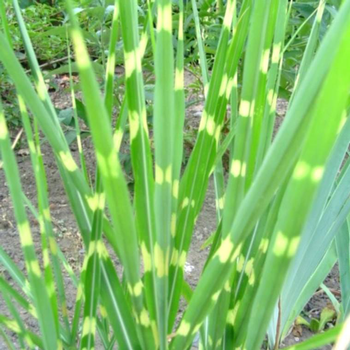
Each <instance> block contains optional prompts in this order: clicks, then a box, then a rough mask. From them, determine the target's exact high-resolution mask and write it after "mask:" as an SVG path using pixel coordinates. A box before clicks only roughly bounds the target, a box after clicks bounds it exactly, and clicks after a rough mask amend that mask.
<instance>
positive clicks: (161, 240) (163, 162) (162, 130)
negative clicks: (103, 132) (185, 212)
mask: <svg viewBox="0 0 350 350" xmlns="http://www.w3.org/2000/svg"><path fill="white" fill-rule="evenodd" d="M157 9H158V20H157V41H156V55H155V75H156V84H155V101H154V121H153V128H154V143H155V196H154V201H155V202H154V203H155V211H156V233H157V234H156V243H155V245H154V251H155V256H156V261H155V265H156V271H157V274H156V286H155V288H156V298H157V324H158V331H159V341H160V349H162V350H163V349H166V347H167V332H168V297H167V295H168V267H169V258H170V251H171V246H172V237H171V214H172V207H173V198H172V183H173V179H172V175H173V171H174V170H173V168H172V164H173V158H174V150H173V147H174V145H173V143H174V138H175V136H174V126H175V113H174V106H175V104H174V78H173V74H174V58H173V55H174V54H173V43H172V6H171V1H170V0H160V1H158V2H157Z"/></svg>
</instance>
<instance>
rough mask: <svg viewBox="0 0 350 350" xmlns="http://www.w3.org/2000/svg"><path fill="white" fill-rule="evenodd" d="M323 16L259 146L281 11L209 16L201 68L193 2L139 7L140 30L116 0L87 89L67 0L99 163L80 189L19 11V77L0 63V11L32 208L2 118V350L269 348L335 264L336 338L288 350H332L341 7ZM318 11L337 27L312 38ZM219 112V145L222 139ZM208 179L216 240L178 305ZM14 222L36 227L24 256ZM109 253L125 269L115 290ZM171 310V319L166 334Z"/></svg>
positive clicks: (348, 252)
mask: <svg viewBox="0 0 350 350" xmlns="http://www.w3.org/2000/svg"><path fill="white" fill-rule="evenodd" d="M1 1H2V0H1ZM333 3H334V1H333V2H332V1H330V2H328V1H325V0H320V1H319V3H318V6H317V8H316V9H315V11H314V13H313V17H312V20H313V25H312V30H311V32H310V36H309V39H308V42H307V45H306V49H305V52H304V55H303V59H302V60H301V62H300V65H299V70H298V71H297V72H296V79H295V84H294V87H293V89H292V90H291V91H290V92H291V97H290V100H289V104H288V111H287V115H286V117H285V120H284V122H283V124H282V126H281V128H280V130H279V132H278V134H277V136H276V137H275V138H274V139H273V137H272V135H273V130H274V124H275V117H276V103H277V98H278V96H279V87H280V77H281V70H282V64H283V60H284V54H285V52H286V50H287V48H288V45H289V44H290V42H291V41H292V40H293V37H291V38H286V35H285V33H286V27H287V23H288V20H289V16H290V13H291V7H292V5H293V2H289V1H287V0H266V1H259V0H243V1H236V0H227V1H226V3H223V2H222V1H218V9H217V10H218V11H220V13H222V24H221V29H220V31H221V33H220V36H219V38H218V43H217V49H216V53H215V57H214V61H213V62H214V63H213V66H212V67H211V68H210V70H209V69H208V67H207V65H206V53H205V47H204V44H203V41H202V40H201V38H202V35H204V33H203V30H202V28H201V24H200V21H199V13H198V8H197V5H198V4H197V3H196V1H195V0H192V1H191V2H187V3H186V4H184V2H183V0H179V1H178V2H176V3H173V2H172V1H171V0H156V1H155V2H152V1H149V2H148V9H149V13H148V17H147V21H146V23H138V2H137V1H136V0H116V1H115V3H114V13H113V21H112V24H111V35H110V44H109V50H108V56H107V63H106V74H105V79H104V84H103V87H101V82H100V81H99V80H97V79H96V76H95V72H94V69H93V65H92V61H91V59H90V58H89V54H88V51H87V49H86V44H85V39H84V36H83V32H82V31H81V29H80V27H79V23H78V21H77V17H76V15H75V12H76V11H75V9H74V4H73V2H72V1H71V0H66V9H67V15H68V18H69V21H68V22H67V28H68V31H69V38H70V40H71V43H72V47H73V49H74V58H75V63H76V65H77V67H78V70H79V81H80V84H81V88H82V92H83V97H84V103H85V105H86V111H87V118H88V124H89V127H90V130H91V135H92V142H93V148H94V152H95V156H96V160H97V172H96V179H95V182H94V183H93V184H91V183H90V182H89V181H88V179H87V177H86V169H85V161H84V152H83V149H81V151H80V152H81V162H80V163H79V164H78V163H77V162H76V161H75V160H74V159H73V157H72V154H71V151H70V148H69V146H68V144H67V141H66V138H65V136H64V133H63V131H62V128H61V125H60V123H59V120H58V117H57V114H56V111H55V108H54V106H53V103H52V101H51V99H50V96H49V94H48V92H47V88H46V85H45V82H44V78H43V74H42V72H41V71H40V68H39V64H38V62H37V59H36V57H35V53H34V51H33V48H32V45H31V41H30V38H29V36H28V34H27V31H26V28H25V23H24V21H23V18H22V15H21V10H20V8H19V6H18V3H17V0H13V6H14V10H15V12H16V16H17V20H18V24H19V28H20V30H21V35H22V39H23V43H24V46H25V49H26V55H27V58H28V61H29V63H30V68H31V75H30V76H29V75H27V73H26V72H25V70H24V69H23V67H22V66H21V64H20V63H19V61H18V60H17V58H16V56H15V54H14V52H13V50H12V48H11V36H10V34H9V32H8V30H7V26H6V15H5V14H4V6H2V7H1V11H2V31H1V33H0V47H1V49H0V62H1V63H2V65H3V66H4V68H5V69H6V71H7V73H8V74H9V76H10V77H11V80H12V82H13V84H14V86H15V87H16V91H17V96H18V105H19V108H20V111H21V117H22V123H23V127H24V129H25V133H26V139H27V143H28V147H29V150H30V158H31V162H32V166H33V171H34V175H35V184H36V188H37V198H38V205H37V207H34V206H33V205H32V204H31V202H30V201H29V199H28V198H26V196H25V193H24V192H23V189H22V186H21V182H20V174H19V171H18V166H17V163H16V158H15V154H14V151H13V150H12V148H11V142H10V137H9V132H8V129H7V126H6V118H5V115H4V113H3V112H2V109H1V112H0V151H1V157H2V161H3V168H4V172H5V175H6V181H7V185H8V188H9V192H10V195H11V199H12V203H13V209H14V215H15V218H16V221H17V228H18V233H19V239H20V242H21V246H22V250H23V255H24V259H25V266H26V271H25V272H24V273H23V272H22V271H21V270H20V269H19V268H18V267H17V266H16V264H15V263H14V261H13V260H12V259H11V258H10V256H9V255H8V254H7V253H6V252H5V250H4V249H2V248H1V249H0V263H1V265H2V266H3V267H4V268H5V269H6V270H7V272H8V273H9V275H10V276H11V278H12V280H13V282H14V283H10V282H9V281H8V280H6V279H5V278H4V277H1V279H0V292H1V296H2V298H3V299H4V301H5V302H6V305H7V307H8V310H7V311H8V312H7V313H6V315H7V316H6V315H5V313H2V314H1V315H0V329H1V333H2V335H3V336H4V338H5V340H6V342H7V345H8V347H9V348H11V349H14V348H16V345H15V343H14V338H13V337H11V336H9V333H8V331H9V332H12V333H14V334H15V335H16V337H17V340H18V344H19V346H20V348H21V349H24V348H30V349H36V348H39V349H45V350H57V349H78V348H79V349H93V348H98V347H101V348H104V349H128V350H136V349H142V350H147V349H149V350H154V349H161V350H165V349H171V350H183V349H191V347H192V344H193V341H194V339H195V338H196V337H197V338H198V337H199V340H198V346H199V348H200V349H205V350H212V349H213V350H214V349H221V350H228V349H246V350H258V349H261V346H262V344H263V343H264V340H265V336H266V334H267V335H268V338H267V339H268V344H265V346H268V347H269V348H270V349H278V348H279V344H280V341H281V340H283V338H284V337H285V336H286V335H287V334H288V332H289V329H290V327H291V326H292V325H293V322H294V320H295V318H296V317H297V316H298V314H299V313H300V311H301V310H302V308H303V306H304V305H305V303H306V302H307V301H308V300H309V299H310V297H311V296H312V294H313V292H314V291H315V290H316V289H317V288H318V286H319V285H320V284H321V283H322V281H323V279H324V278H325V276H326V275H327V273H328V272H329V271H330V269H331V268H332V266H333V265H334V264H335V262H336V261H337V260H338V261H339V268H340V274H341V292H342V301H341V303H340V304H339V310H338V311H339V312H338V320H337V325H336V326H335V327H334V328H331V329H329V330H326V331H325V332H324V333H320V334H318V335H315V336H314V337H313V338H311V339H310V340H308V341H306V342H305V343H304V344H300V345H297V346H296V347H294V348H295V349H315V348H317V347H318V346H321V345H323V344H328V343H333V342H335V341H338V345H336V346H338V347H337V349H346V348H347V345H346V344H347V343H346V342H347V341H348V342H349V324H348V323H346V322H345V320H346V316H347V315H348V313H349V308H350V292H349V291H350V280H349V279H348V278H347V277H348V276H349V272H350V264H349V259H350V245H349V227H348V214H349V210H350V200H349V195H350V185H349V184H350V168H349V166H348V165H349V160H348V158H347V152H348V144H349V135H350V122H349V119H348V113H349V91H350V69H349V62H350V44H349V43H350V0H344V1H342V3H341V4H339V8H338V7H336V6H335V5H334V4H333ZM327 8H332V10H333V12H335V13H336V15H335V16H334V20H333V21H332V23H331V24H330V26H329V28H328V29H327V32H326V34H325V35H324V37H322V40H321V41H320V22H321V19H322V16H323V13H324V11H326V10H327ZM189 11H190V12H189ZM189 16H193V19H194V21H195V25H196V29H197V31H196V34H197V41H198V50H199V56H200V65H201V74H202V82H203V84H204V91H205V97H204V99H205V101H204V107H203V113H202V116H201V121H200V125H199V127H198V130H197V136H196V141H195V145H194V148H193V150H192V152H191V155H190V157H189V160H188V162H187V164H186V166H185V168H184V169H182V158H183V145H184V140H183V128H184V121H185V115H186V98H185V87H184V69H185V63H184V62H185V47H186V42H185V40H184V39H185V37H186V36H185V35H184V26H185V24H186V21H187V20H188V18H189ZM153 24H154V26H153ZM118 30H120V31H121V35H122V42H123V55H124V69H125V71H124V76H125V94H124V96H123V100H124V103H123V105H124V106H125V109H126V111H127V113H123V112H120V113H119V112H118V113H117V114H118V115H117V116H116V118H117V119H116V123H112V121H113V118H114V115H113V113H112V111H113V106H114V96H113V91H114V84H115V79H114V67H115V52H116V50H115V48H116V42H117V40H118V34H117V33H118ZM297 35H298V32H296V33H295V36H297ZM148 45H151V47H152V64H153V67H154V74H155V87H154V101H153V105H152V107H153V122H152V124H151V130H149V128H150V127H149V125H148V122H147V116H146V99H145V89H144V88H145V86H144V81H143V78H144V75H143V56H144V53H145V50H146V47H148ZM238 68H240V69H238ZM228 105H229V106H230V111H231V112H230V114H229V116H230V120H229V131H228V132H226V133H225V134H224V133H223V132H222V129H223V124H224V119H225V116H226V112H227V106H228ZM126 118H127V120H126ZM112 125H116V126H115V127H112ZM126 125H128V127H129V132H130V153H131V162H132V171H133V178H134V181H135V185H134V188H133V190H132V191H133V192H132V193H131V192H130V188H129V187H128V186H127V182H126V179H125V176H124V173H123V169H122V166H121V164H120V161H119V157H118V154H119V151H120V146H121V141H122V139H123V135H124V133H125V130H126ZM41 133H42V135H44V137H45V138H46V140H47V142H48V143H49V144H50V147H51V148H52V151H53V154H54V157H55V161H56V164H57V169H58V170H59V172H60V176H61V179H62V184H63V186H64V189H65V192H66V194H67V198H68V200H69V204H70V207H71V210H72V213H73V215H74V217H75V220H76V224H77V226H78V228H79V232H80V234H81V237H82V240H83V242H84V246H85V256H84V263H83V265H82V267H81V270H80V271H78V273H75V272H74V271H72V269H71V268H70V267H69V263H68V262H67V260H66V258H65V256H64V254H63V253H62V252H61V250H60V247H59V245H58V244H57V242H56V237H55V234H54V230H53V224H52V220H51V215H50V203H49V199H48V193H47V180H46V172H45V166H44V163H43V157H42V154H41V143H40V135H41ZM77 133H79V128H78V123H77ZM150 135H151V136H150ZM151 141H152V142H151ZM227 152H228V153H229V159H230V160H229V163H230V165H229V172H228V174H227V176H226V177H225V176H224V172H223V162H222V158H223V155H224V154H225V153H227ZM344 159H345V160H344ZM211 178H213V181H214V184H215V194H216V212H217V229H216V231H215V233H214V234H213V236H212V237H211V239H210V241H209V243H210V251H209V255H208V258H207V261H206V263H205V266H204V268H203V271H202V273H201V276H200V278H199V282H198V284H197V286H196V288H195V289H194V290H192V289H191V287H190V286H189V285H188V284H187V283H186V282H185V281H184V265H185V262H186V259H187V256H188V251H189V247H190V244H191V240H192V236H193V232H194V227H195V224H196V219H197V217H198V215H199V213H200V212H201V209H202V206H203V202H204V199H205V196H206V192H207V189H208V183H209V181H210V179H211ZM27 207H29V208H30V209H31V211H32V213H31V214H30V215H34V216H35V217H36V218H37V220H38V222H39V224H40V232H41V237H42V242H41V243H42V245H41V254H39V255H38V254H37V253H36V251H35V248H34V245H33V237H32V230H31V227H30V221H29V219H28V215H29V214H28V211H27ZM209 243H208V244H209ZM107 248H108V249H107ZM115 256H116V257H117V259H118V261H119V262H120V263H121V265H122V266H123V273H122V277H121V276H120V274H119V272H117V270H116V266H115V263H114V257H115ZM65 270H67V271H68V272H69V273H70V276H71V279H72V283H73V284H74V285H75V287H76V301H75V304H74V312H73V313H72V314H69V313H68V311H67V297H66V293H65V282H64V278H63V271H65ZM344 276H345V277H344ZM182 296H183V297H184V298H185V299H186V307H185V312H184V313H183V314H182V315H181V319H180V322H179V323H176V322H175V320H176V318H177V316H178V314H179V302H180V298H181V297H182ZM19 308H22V309H24V310H26V311H27V312H28V313H30V314H31V315H32V316H33V318H34V319H35V320H36V322H37V325H38V327H37V331H36V332H33V331H32V330H31V329H29V328H28V325H26V324H25V322H24V321H23V319H22V318H21V316H20V313H19V312H18V310H19ZM1 312H2V311H1ZM8 315H10V316H8ZM344 324H345V326H343V325H344ZM346 325H347V326H346ZM344 327H345V328H344ZM346 327H347V328H346ZM343 328H344V330H343V332H342V329H343ZM97 338H99V339H97ZM337 339H338V340H337ZM97 342H98V343H97ZM96 344H99V345H96ZM342 344H343V345H342ZM344 344H345V345H344ZM97 346H98V347H97Z"/></svg>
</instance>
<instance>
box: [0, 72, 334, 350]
mask: <svg viewBox="0 0 350 350" xmlns="http://www.w3.org/2000/svg"><path fill="white" fill-rule="evenodd" d="M191 82H193V78H191V77H190V76H189V75H188V74H187V84H190V83H191ZM61 83H62V84H63V86H65V84H66V83H65V82H64V81H62V82H61ZM52 100H53V102H54V103H55V105H56V107H59V108H65V107H68V106H70V97H69V95H68V94H62V93H61V92H56V93H53V94H52ZM286 105H287V104H286V102H285V101H282V100H280V101H279V102H278V117H277V121H276V129H278V127H279V125H280V124H281V123H282V121H283V117H284V114H285V111H286ZM202 109H203V106H202V103H198V104H195V105H193V106H191V107H190V108H189V109H188V111H187V119H188V122H187V124H186V128H187V130H188V132H191V130H193V129H195V127H196V126H197V125H198V123H199V120H200V114H201V111H202ZM84 146H85V150H86V159H87V162H88V168H89V170H90V171H91V172H93V169H94V167H95V160H94V154H93V151H92V148H91V146H90V141H89V140H85V141H84ZM189 147H190V146H189ZM71 148H72V153H73V155H74V158H75V159H76V160H78V152H77V150H76V146H75V145H74V144H73V145H72V147H71ZM25 149H26V144H25V141H22V149H21V150H20V151H18V152H17V160H18V166H19V171H20V174H21V182H22V186H23V189H24V192H25V194H26V195H27V197H28V198H29V199H30V200H31V201H32V202H33V204H34V205H36V203H37V201H36V188H35V182H34V178H33V173H32V169H31V162H30V158H29V155H28V154H27V152H26V151H25ZM42 150H43V154H44V163H45V167H46V171H47V179H48V190H49V200H50V208H51V213H52V218H53V223H54V227H55V232H56V234H57V241H58V244H59V246H60V248H61V250H62V251H63V252H64V254H65V256H66V258H67V260H68V261H69V262H70V263H71V265H72V267H73V269H75V270H76V271H78V270H79V269H80V266H81V263H82V260H83V256H84V250H83V244H82V240H81V238H80V235H79V232H78V230H77V226H76V224H75V220H74V217H73V215H72V213H71V210H70V207H69V205H68V202H67V197H66V195H65V192H64V189H63V187H62V184H61V180H60V176H59V173H58V170H57V167H56V165H55V160H54V157H53V155H52V152H51V151H50V147H49V145H48V144H47V143H45V142H43V145H42ZM0 189H1V190H0V245H1V246H2V247H3V249H4V250H5V251H6V252H7V253H8V254H9V256H10V257H11V258H12V259H13V260H14V262H15V263H16V264H17V265H18V266H19V268H20V269H21V270H22V271H25V265H24V261H23V256H22V251H21V246H20V243H19V239H18V232H17V228H16V224H15V220H14V217H13V212H12V209H13V207H12V203H11V200H10V198H9V193H8V188H7V185H6V182H5V178H4V174H3V171H2V170H0ZM31 227H32V231H33V238H34V243H35V246H36V250H37V253H39V252H40V232H39V226H38V223H37V222H36V221H35V220H34V219H33V218H32V217H31ZM215 228H216V216H215V193H214V188H213V185H212V184H210V186H209V189H208V193H207V197H206V200H205V203H204V206H203V209H202V212H201V214H200V217H199V219H198V222H197V224H196V228H195V231H194V235H193V239H192V245H191V248H190V252H189V257H188V261H187V263H186V266H185V271H186V275H185V278H186V280H187V281H188V282H189V284H190V285H191V286H193V287H194V286H195V285H196V284H197V282H198V279H199V277H200V273H201V270H202V268H203V265H204V262H205V260H206V257H207V254H208V251H207V250H201V246H202V245H203V243H204V242H205V240H206V239H207V238H208V237H209V236H210V234H211V233H212V232H213V231H214V230H215ZM0 273H1V274H2V275H3V276H4V277H5V278H6V279H8V280H11V278H10V277H9V275H8V273H7V272H6V271H5V270H4V268H3V267H2V266H1V267H0ZM64 278H65V282H66V283H67V290H66V291H67V299H68V309H69V310H70V312H72V309H73V306H74V300H75V288H74V287H73V286H72V283H71V282H70V279H69V277H68V275H67V274H65V275H64ZM326 284H327V286H328V287H330V288H333V289H336V290H339V281H338V273H337V270H336V269H334V270H333V271H332V272H331V274H330V275H329V277H328V278H327V280H326ZM327 302H328V299H327V298H326V296H325V295H324V294H318V295H316V296H315V297H313V298H312V299H311V300H310V302H309V303H308V304H307V305H306V308H305V310H306V311H310V310H312V312H313V315H316V316H317V315H318V314H319V313H320V311H321V310H322V309H323V308H324V307H325V306H326V304H327ZM184 307H185V304H184V303H182V305H181V309H180V311H181V312H182V311H183V308H184ZM0 313H5V314H6V304H5V302H4V300H3V299H2V298H1V297H0ZM21 313H22V317H23V318H24V320H25V322H26V324H27V325H28V326H29V327H30V328H31V329H33V330H36V329H37V328H36V327H37V325H36V322H35V320H34V319H33V318H32V317H31V316H30V315H28V314H26V313H24V312H22V311H21ZM310 335H311V333H310V331H308V330H307V329H305V328H304V329H302V332H301V333H300V334H298V336H295V335H293V332H292V333H291V335H289V336H288V338H287V339H286V340H285V341H284V344H285V345H289V344H292V343H295V342H299V341H302V340H304V339H306V338H308V337H310ZM96 348H97V349H98V348H102V347H100V346H98V345H97V347H96ZM2 349H6V346H5V344H4V343H3V341H2V339H0V350H2ZM322 349H330V347H324V348H322Z"/></svg>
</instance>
